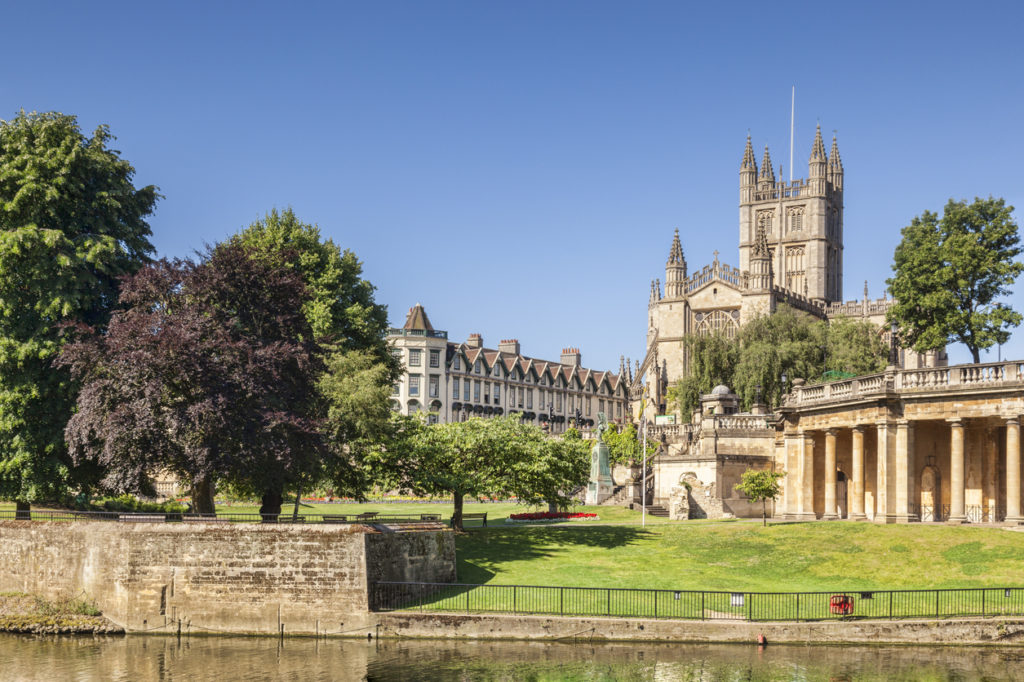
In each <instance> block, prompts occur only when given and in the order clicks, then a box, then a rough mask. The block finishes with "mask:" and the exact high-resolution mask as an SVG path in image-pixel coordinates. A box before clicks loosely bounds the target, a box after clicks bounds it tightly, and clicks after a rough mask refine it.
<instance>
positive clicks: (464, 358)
mask: <svg viewBox="0 0 1024 682" xmlns="http://www.w3.org/2000/svg"><path fill="white" fill-rule="evenodd" d="M388 340H389V342H390V343H391V345H392V348H393V352H394V353H395V355H396V357H398V359H399V360H400V361H401V363H402V366H403V367H404V369H405V373H404V374H403V376H402V378H401V379H400V380H399V381H398V382H397V383H396V384H395V386H394V388H393V392H392V400H391V405H392V408H393V409H395V410H396V411H399V412H401V413H403V414H415V413H417V412H426V414H427V420H428V421H429V422H431V423H437V422H452V421H463V420H465V419H468V418H469V417H491V416H500V415H503V414H511V413H518V414H520V415H522V417H523V419H525V420H527V421H530V422H533V423H536V424H540V425H544V426H545V427H546V428H547V429H549V430H550V432H551V433H555V434H557V433H563V432H564V431H565V430H566V429H567V428H568V427H569V426H571V425H572V423H573V422H574V419H575V417H576V414H577V410H578V411H579V414H580V416H581V418H582V420H583V422H584V424H585V427H586V426H592V425H594V424H595V423H596V421H597V415H598V413H600V412H604V413H605V415H606V416H607V418H608V421H609V422H613V423H614V422H618V423H623V422H624V421H626V420H628V419H629V383H630V380H631V379H632V377H631V376H629V371H628V369H627V368H626V363H625V360H624V359H620V362H619V373H618V374H613V373H611V372H608V371H597V370H592V369H586V368H584V367H583V366H582V362H581V354H580V350H579V348H565V349H563V351H562V354H561V357H560V358H559V361H558V362H554V361H550V360H540V359H537V358H531V357H528V356H525V355H523V354H522V352H521V351H520V346H519V341H518V339H507V340H503V341H501V343H499V344H498V347H497V348H486V347H485V346H484V341H483V337H482V336H481V335H479V334H470V336H469V339H467V340H466V341H465V342H464V343H455V342H452V341H449V340H448V333H447V332H445V331H440V330H437V329H434V327H433V325H432V324H431V323H430V319H429V318H428V316H427V312H426V310H424V308H423V306H422V305H420V304H416V305H415V306H413V307H412V308H411V309H410V310H409V314H408V316H407V317H406V321H405V325H403V326H402V327H401V328H395V329H391V331H390V333H389V335H388Z"/></svg>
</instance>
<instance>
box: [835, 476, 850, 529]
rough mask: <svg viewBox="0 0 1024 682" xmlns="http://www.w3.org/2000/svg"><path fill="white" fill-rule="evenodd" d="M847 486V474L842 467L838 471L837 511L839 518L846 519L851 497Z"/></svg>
mask: <svg viewBox="0 0 1024 682" xmlns="http://www.w3.org/2000/svg"><path fill="white" fill-rule="evenodd" d="M846 491H847V486H846V474H844V473H843V471H842V470H841V469H840V470H839V471H837V472H836V507H838V509H837V510H836V513H837V514H839V518H841V519H845V518H846V517H847V513H848V511H849V506H850V505H849V502H847V500H848V499H849V498H848V496H847V492H846Z"/></svg>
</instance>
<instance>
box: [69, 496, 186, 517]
mask: <svg viewBox="0 0 1024 682" xmlns="http://www.w3.org/2000/svg"><path fill="white" fill-rule="evenodd" d="M75 507H76V508H78V509H81V510H82V511H111V512H147V513H160V512H168V513H178V514H180V513H182V512H184V511H186V508H185V505H183V504H181V503H180V502H174V501H173V500H171V501H167V502H146V501H143V500H140V499H138V498H137V497H133V496H131V495H119V496H117V497H99V498H94V499H92V500H90V501H88V502H84V503H83V502H80V501H76V504H75Z"/></svg>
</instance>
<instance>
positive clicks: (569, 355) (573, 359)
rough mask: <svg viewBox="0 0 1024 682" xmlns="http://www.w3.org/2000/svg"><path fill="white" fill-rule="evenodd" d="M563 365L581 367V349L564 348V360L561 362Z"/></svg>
mask: <svg viewBox="0 0 1024 682" xmlns="http://www.w3.org/2000/svg"><path fill="white" fill-rule="evenodd" d="M559 362H561V363H562V364H563V365H571V366H574V367H579V366H580V349H579V348H563V349H562V358H561V360H559Z"/></svg>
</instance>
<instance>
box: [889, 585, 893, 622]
mask: <svg viewBox="0 0 1024 682" xmlns="http://www.w3.org/2000/svg"><path fill="white" fill-rule="evenodd" d="M889 620H892V590H890V591H889Z"/></svg>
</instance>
